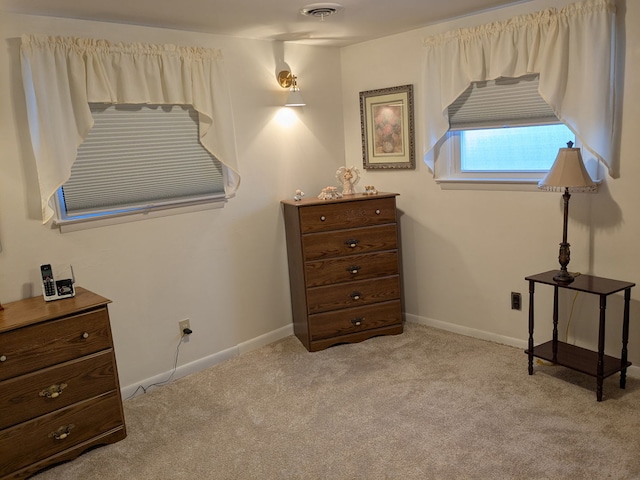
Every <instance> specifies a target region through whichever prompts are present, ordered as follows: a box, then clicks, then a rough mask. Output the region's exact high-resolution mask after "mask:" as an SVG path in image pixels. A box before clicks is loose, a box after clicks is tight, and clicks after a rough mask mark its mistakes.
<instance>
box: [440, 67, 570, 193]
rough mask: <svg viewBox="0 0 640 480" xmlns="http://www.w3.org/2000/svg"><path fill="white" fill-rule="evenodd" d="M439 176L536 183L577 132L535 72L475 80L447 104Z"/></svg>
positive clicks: (443, 178)
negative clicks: (565, 121)
mask: <svg viewBox="0 0 640 480" xmlns="http://www.w3.org/2000/svg"><path fill="white" fill-rule="evenodd" d="M448 111H449V124H450V131H449V133H448V134H447V136H446V137H445V140H444V143H443V147H444V148H442V149H441V157H440V158H442V156H443V157H445V158H444V159H445V160H446V161H444V162H440V163H443V164H445V165H444V168H441V169H440V170H439V172H438V173H439V175H438V181H440V182H444V183H446V182H474V183H510V184H513V183H520V184H527V183H530V184H535V183H537V182H538V181H539V180H540V179H541V178H542V177H543V176H544V174H545V173H546V172H547V171H548V170H549V168H550V167H551V165H552V164H553V161H554V160H555V158H556V155H557V153H558V149H559V148H561V147H564V146H565V145H566V143H567V142H568V141H572V142H574V143H576V139H575V135H574V134H573V132H571V130H570V129H569V128H568V127H567V126H565V125H564V124H563V123H561V122H560V121H559V120H558V118H557V117H556V116H555V114H554V112H553V110H552V109H551V107H550V106H549V105H548V104H547V103H546V102H545V101H544V100H543V99H542V98H541V97H540V95H539V93H538V77H537V75H527V76H523V77H520V78H499V79H497V80H492V81H486V82H473V83H472V84H471V86H469V88H468V89H467V90H466V91H465V92H464V93H463V94H462V95H460V97H458V99H456V101H455V102H454V103H453V104H451V105H450V106H449V110H448Z"/></svg>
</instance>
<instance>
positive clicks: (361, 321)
mask: <svg viewBox="0 0 640 480" xmlns="http://www.w3.org/2000/svg"><path fill="white" fill-rule="evenodd" d="M401 323H402V307H401V305H400V300H394V301H392V302H385V303H376V304H374V305H368V306H365V307H356V308H348V309H346V310H337V311H334V312H328V313H319V314H317V315H311V316H310V317H309V335H310V336H311V341H315V340H321V339H324V338H331V337H337V336H340V335H346V334H349V333H355V332H361V331H363V330H370V329H373V328H379V327H386V326H388V325H397V324H401Z"/></svg>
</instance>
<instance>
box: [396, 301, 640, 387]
mask: <svg viewBox="0 0 640 480" xmlns="http://www.w3.org/2000/svg"><path fill="white" fill-rule="evenodd" d="M405 319H406V321H407V322H411V323H417V324H420V325H427V326H429V327H434V328H438V329H440V330H446V331H447V332H453V333H458V334H460V335H466V336H467V337H473V338H479V339H481V340H487V341H490V342H495V343H500V344H502V345H508V346H510V347H517V348H522V349H524V350H526V349H527V348H528V342H527V341H526V340H521V339H519V338H513V337H506V336H504V335H498V334H495V333H491V332H486V331H484V330H477V329H475V328H470V327H465V326H463V325H456V324H455V323H449V322H443V321H440V320H434V319H432V318H426V317H420V316H418V315H412V314H410V313H405ZM627 375H628V376H629V377H634V378H640V367H638V366H635V365H631V366H630V367H629V368H627Z"/></svg>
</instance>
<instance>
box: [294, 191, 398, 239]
mask: <svg viewBox="0 0 640 480" xmlns="http://www.w3.org/2000/svg"><path fill="white" fill-rule="evenodd" d="M395 222H396V201H395V197H391V198H379V199H374V200H360V201H353V202H344V203H327V204H324V205H323V204H321V205H313V206H308V207H303V208H301V209H300V231H301V233H310V232H323V231H328V230H338V229H342V228H356V227H366V226H369V225H382V224H384V223H395Z"/></svg>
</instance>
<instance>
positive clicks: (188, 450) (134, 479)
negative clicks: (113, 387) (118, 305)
mask: <svg viewBox="0 0 640 480" xmlns="http://www.w3.org/2000/svg"><path fill="white" fill-rule="evenodd" d="M618 379H619V377H618V375H615V376H613V377H610V378H608V379H607V380H606V381H605V386H604V400H603V401H602V402H600V403H598V402H596V397H595V379H594V378H592V377H588V376H585V375H582V374H579V373H576V372H572V371H570V370H568V369H565V368H562V367H559V366H549V365H536V366H535V373H534V375H532V376H529V375H528V373H527V356H526V355H525V354H524V352H523V350H521V349H517V348H513V347H509V346H504V345H499V344H495V343H491V342H487V341H483V340H478V339H474V338H470V337H465V336H462V335H457V334H453V333H450V332H446V331H442V330H438V329H434V328H430V327H426V326H422V325H416V324H411V323H408V324H406V328H405V333H403V334H401V335H395V336H386V337H377V338H373V339H370V340H368V341H365V342H362V343H358V344H352V345H338V346H335V347H332V348H329V349H327V350H324V351H321V352H315V353H309V352H307V351H306V350H305V349H304V347H303V346H302V345H301V344H300V342H299V341H298V340H297V339H296V338H295V337H293V336H292V337H287V338H285V339H283V340H280V341H278V342H276V343H273V344H271V345H269V346H266V347H263V348H260V349H258V350H255V351H252V352H250V353H247V354H245V355H242V356H240V357H236V358H233V359H231V360H229V361H226V362H224V363H222V364H219V365H216V366H214V367H212V368H209V369H207V370H205V371H202V372H198V373H195V374H192V375H190V376H188V377H185V378H182V379H180V380H177V381H175V382H174V383H172V384H170V385H167V386H164V387H160V388H157V389H152V390H151V391H150V392H149V393H147V394H144V395H141V396H138V397H136V398H133V399H131V400H128V401H126V402H125V415H126V422H127V431H128V437H127V438H126V439H125V440H123V441H121V442H119V443H117V444H114V445H107V446H104V447H101V448H98V449H94V450H92V451H90V452H87V453H86V454H84V455H82V456H81V457H79V458H78V459H76V460H74V461H71V462H68V463H66V464H63V465H60V466H57V467H54V468H51V469H49V470H47V471H45V472H43V473H41V474H39V475H37V476H36V479H37V480H48V479H55V480H59V479H60V478H64V479H65V480H75V479H77V480H85V479H114V480H115V479H127V480H143V479H144V480H146V479H154V480H156V479H247V480H249V479H483V480H486V479H520V478H523V479H524V478H526V479H596V478H597V479H604V478H608V479H640V415H639V413H640V380H638V379H635V378H629V379H628V380H627V388H626V390H621V389H620V388H619V386H618Z"/></svg>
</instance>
